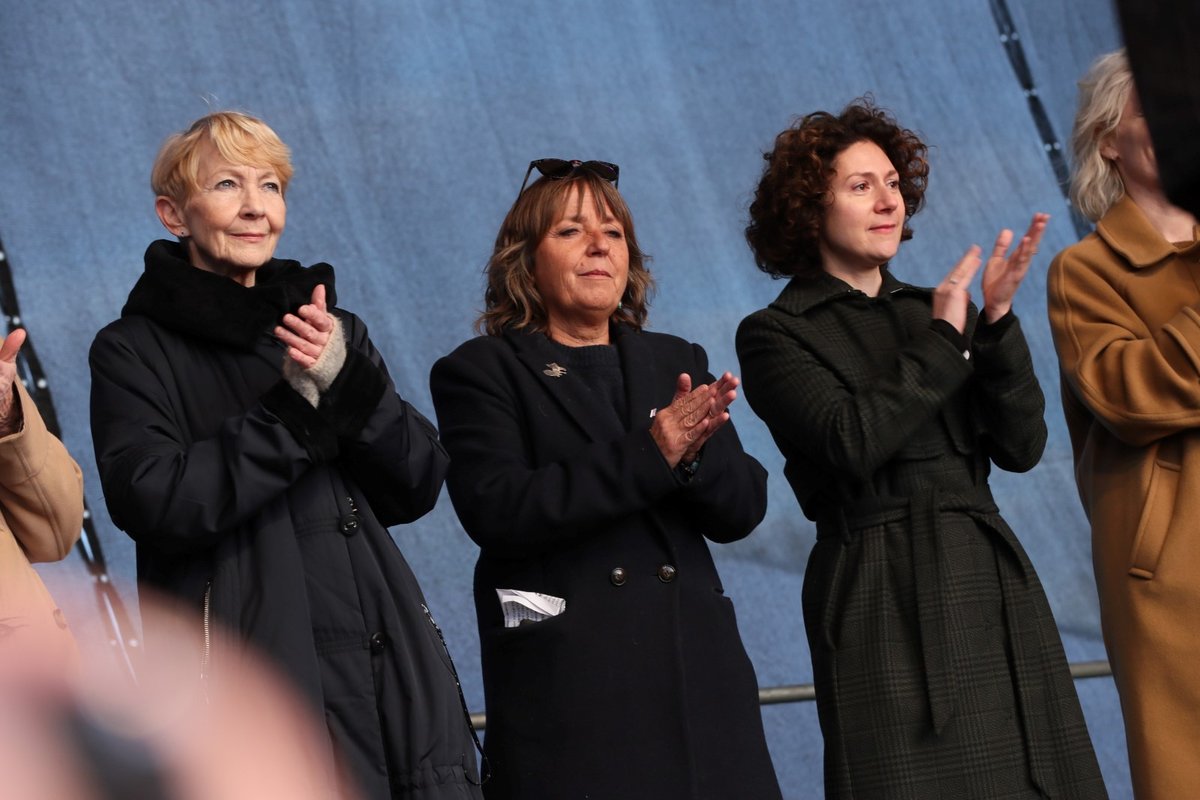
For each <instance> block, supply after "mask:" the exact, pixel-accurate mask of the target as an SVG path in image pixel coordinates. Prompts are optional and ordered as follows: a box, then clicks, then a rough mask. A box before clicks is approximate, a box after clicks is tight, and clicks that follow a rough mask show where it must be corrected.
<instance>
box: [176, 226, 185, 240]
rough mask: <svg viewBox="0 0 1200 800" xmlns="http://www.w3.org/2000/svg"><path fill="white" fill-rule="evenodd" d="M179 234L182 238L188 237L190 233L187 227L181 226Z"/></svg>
mask: <svg viewBox="0 0 1200 800" xmlns="http://www.w3.org/2000/svg"><path fill="white" fill-rule="evenodd" d="M177 235H178V236H179V238H180V239H186V238H187V235H188V232H187V228H180V230H179V233H178V234H177Z"/></svg>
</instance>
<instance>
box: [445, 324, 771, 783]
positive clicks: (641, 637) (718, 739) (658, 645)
mask: <svg viewBox="0 0 1200 800" xmlns="http://www.w3.org/2000/svg"><path fill="white" fill-rule="evenodd" d="M614 338H615V344H616V347H617V350H618V352H619V358H620V364H621V368H622V372H623V379H624V384H625V399H626V402H627V407H626V409H624V411H625V413H624V416H625V418H626V419H627V420H628V423H627V424H626V425H625V426H624V427H622V426H620V425H619V424H618V421H617V415H614V414H613V410H612V409H611V408H607V407H605V406H604V403H606V402H608V401H607V400H605V399H603V398H601V397H599V396H597V395H596V394H594V393H593V392H591V391H589V390H588V388H587V385H586V384H585V382H584V381H583V380H582V379H581V378H580V377H579V375H578V374H577V370H574V369H568V370H567V371H566V373H565V374H563V372H562V370H560V369H555V368H554V366H553V365H554V364H556V363H557V361H559V360H561V356H560V355H559V351H556V350H555V349H554V347H553V346H552V345H551V343H550V342H549V340H547V339H546V337H545V336H544V335H542V334H538V333H521V332H517V331H510V332H508V333H506V334H505V335H503V336H496V337H480V338H477V339H473V340H471V341H468V342H466V343H465V344H463V345H462V346H461V347H459V348H458V349H457V350H455V351H454V352H453V353H452V354H450V355H449V356H447V357H445V358H443V359H441V360H440V361H438V362H437V364H435V365H434V368H433V373H432V376H431V379H430V383H431V387H432V391H433V400H434V406H435V407H436V409H437V413H438V420H439V425H440V426H441V429H442V441H443V443H444V444H445V446H446V448H447V450H448V451H449V452H450V454H451V457H452V461H451V467H450V473H449V475H448V477H447V487H448V489H449V491H450V497H451V499H452V500H453V502H454V507H455V510H456V511H457V512H458V515H459V519H460V520H461V521H462V524H463V527H464V528H465V529H466V531H467V533H468V534H469V535H470V536H471V538H472V539H474V540H475V542H476V543H478V544H479V546H480V556H479V561H478V564H477V566H476V570H475V603H476V611H477V614H478V620H479V635H480V640H481V645H482V656H483V679H484V691H485V694H486V700H487V714H488V728H487V738H486V743H485V750H486V752H487V754H488V758H489V762H490V765H491V768H492V772H493V777H492V780H491V781H489V782H488V783H487V784H486V785H485V786H484V792H485V795H486V796H487V797H488V798H491V799H493V800H494V799H495V798H530V799H531V800H532V799H533V798H538V800H541V798H550V797H553V798H585V797H592V798H617V797H619V798H655V799H656V800H657V799H658V798H665V797H670V798H679V799H686V798H711V799H712V800H717V799H718V798H720V799H721V800H727V798H731V797H746V798H750V797H753V798H758V799H761V800H765V799H768V798H774V797H779V796H780V795H779V789H778V786H777V784H776V779H775V774H774V769H773V767H772V765H771V761H770V757H769V755H768V753H767V748H766V743H765V739H764V735H763V729H762V720H761V716H760V712H759V708H758V698H757V682H756V680H755V676H754V669H753V666H752V665H751V663H750V660H749V658H748V657H747V655H746V652H745V649H744V647H743V645H742V641H741V637H740V636H739V634H738V630H737V622H736V620H735V617H734V609H733V603H732V601H731V600H730V599H729V598H728V597H726V596H725V593H724V589H723V587H722V585H721V580H720V578H719V577H718V575H717V570H716V568H715V566H714V565H713V561H712V557H711V555H710V553H709V550H708V546H707V544H706V542H705V540H706V539H708V540H711V541H714V542H730V541H734V540H737V539H741V538H742V537H744V536H746V535H748V534H749V533H750V532H751V530H753V529H754V527H755V525H757V524H758V522H759V521H760V520H761V519H762V517H763V515H764V514H765V513H766V502H767V500H766V477H767V476H766V472H765V470H763V468H762V467H761V466H760V465H759V463H758V462H757V461H755V460H754V459H753V458H751V457H750V456H749V455H747V454H746V453H745V452H744V451H743V450H742V446H741V443H740V442H739V440H738V437H737V433H736V432H735V431H734V428H733V425H726V426H725V427H724V428H723V429H722V430H721V431H719V432H718V433H717V434H716V435H715V436H714V437H713V438H712V439H711V440H710V441H709V442H708V443H707V445H706V446H705V448H704V451H703V453H702V460H701V465H700V468H699V470H698V472H697V473H696V474H695V476H694V477H693V478H692V479H691V480H690V481H685V480H683V479H682V478H681V477H680V475H679V474H678V473H677V472H676V471H674V470H672V469H671V467H670V466H668V464H667V462H666V461H665V459H664V458H663V457H662V455H661V453H660V452H659V450H658V448H657V446H656V445H655V444H654V440H653V439H652V438H651V436H650V433H649V429H650V424H651V421H652V419H651V411H652V410H654V409H658V408H663V407H665V406H666V405H668V404H669V403H670V402H671V400H672V397H673V395H674V390H675V381H676V377H677V376H678V375H679V374H680V373H682V372H686V373H689V374H690V375H691V376H692V379H693V381H694V382H696V383H697V384H698V383H701V382H704V383H708V382H711V381H712V380H713V378H712V376H711V375H710V374H709V373H708V368H707V358H706V356H705V354H704V351H703V350H702V349H701V348H700V347H699V346H697V345H694V344H689V343H688V342H685V341H684V340H682V339H679V338H677V337H674V336H667V335H664V334H657V333H645V332H634V331H632V330H628V329H624V328H620V329H616V331H615V334H614ZM559 366H560V367H561V366H562V365H559ZM498 588H501V589H519V590H531V591H536V592H542V593H545V594H549V595H553V596H555V597H560V598H563V599H565V600H566V610H565V612H564V613H562V614H561V615H559V616H556V617H553V618H551V619H549V620H545V621H542V622H537V623H533V624H527V625H523V626H520V627H513V628H506V627H504V624H503V618H502V614H501V611H500V606H499V602H498V599H497V596H496V589H498Z"/></svg>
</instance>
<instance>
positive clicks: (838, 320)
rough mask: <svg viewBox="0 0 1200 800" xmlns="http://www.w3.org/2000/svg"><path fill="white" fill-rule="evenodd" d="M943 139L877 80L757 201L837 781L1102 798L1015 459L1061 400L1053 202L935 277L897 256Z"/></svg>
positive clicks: (825, 123) (866, 790)
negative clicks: (1031, 278)
mask: <svg viewBox="0 0 1200 800" xmlns="http://www.w3.org/2000/svg"><path fill="white" fill-rule="evenodd" d="M925 153H926V148H925V145H924V144H923V143H922V142H921V140H920V139H919V138H918V137H917V136H916V134H914V133H913V132H911V131H909V130H905V129H903V128H901V127H900V126H899V125H897V124H896V122H895V120H894V119H892V117H891V116H890V115H889V114H888V113H886V112H884V111H882V110H880V109H878V108H876V107H875V106H874V105H873V104H871V103H870V102H869V101H862V100H860V101H856V102H854V103H852V104H850V105H849V106H847V107H846V109H845V110H843V111H842V112H841V114H839V115H837V116H835V115H833V114H828V113H825V112H817V113H814V114H810V115H808V116H806V117H804V118H802V119H800V120H799V121H798V122H797V123H796V124H795V125H794V126H793V127H791V128H789V129H787V130H785V131H783V132H782V133H781V134H779V136H778V137H777V138H776V140H775V148H774V150H773V151H771V152H769V153H767V154H766V161H767V165H766V168H765V171H764V172H763V175H762V179H761V181H760V182H759V185H758V189H757V192H756V194H755V197H754V201H753V203H752V204H751V206H750V225H749V226H748V227H747V229H746V238H747V240H748V241H749V243H750V246H751V249H752V250H753V251H754V255H755V260H756V261H757V263H758V265H759V267H760V268H761V269H762V270H764V271H765V272H767V273H769V274H771V275H772V276H774V277H783V276H788V277H790V278H791V280H790V281H789V283H788V285H787V286H786V287H785V288H784V290H783V291H782V292H781V293H780V295H779V297H778V299H776V300H775V302H774V303H772V304H771V305H770V307H768V308H766V309H763V310H761V311H758V312H756V313H755V314H753V315H751V316H750V317H748V318H747V319H745V320H744V321H743V322H742V324H741V326H740V328H739V330H738V335H737V350H738V356H739V359H740V361H741V366H742V370H743V374H744V377H745V388H746V396H747V399H748V400H749V402H750V405H751V406H752V407H753V409H754V411H755V412H756V413H757V414H758V415H759V416H760V417H761V418H762V419H763V421H764V422H766V423H767V426H768V427H769V428H770V430H771V434H772V436H773V437H774V439H775V441H776V443H777V444H778V446H779V448H780V450H781V451H782V452H783V455H784V457H785V458H786V460H787V466H786V469H785V474H786V475H787V479H788V481H789V483H790V484H791V486H792V489H793V491H794V492H795V495H796V498H797V499H798V500H799V501H800V505H801V508H802V509H803V510H804V514H805V516H807V517H808V518H809V519H811V520H813V521H815V522H816V523H817V542H816V545H815V546H814V547H813V550H812V553H811V555H810V556H809V562H808V568H807V570H806V572H805V579H804V591H803V607H804V622H805V628H806V630H807V633H808V641H809V647H810V651H811V655H812V663H813V678H814V683H815V685H816V693H817V712H818V716H819V719H820V722H821V731H822V733H823V734H824V737H825V790H826V796H827V797H830V798H852V797H854V798H859V797H871V798H912V800H918V799H920V800H924V799H925V798H932V797H944V798H983V797H986V798H1030V799H1031V800H1032V799H1033V798H1041V797H1063V798H1096V797H1104V796H1105V790H1104V784H1103V782H1102V781H1101V777H1100V772H1099V768H1098V766H1097V763H1096V758H1095V755H1094V754H1093V751H1092V746H1091V742H1090V740H1089V738H1088V733H1087V728H1086V727H1085V726H1084V721H1083V716H1082V713H1081V711H1080V708H1079V701H1078V699H1077V697H1076V695H1075V689H1074V686H1073V684H1072V681H1071V675H1070V672H1069V671H1068V668H1067V663H1066V659H1065V657H1064V654H1063V648H1062V643H1061V642H1060V640H1059V636H1058V631H1057V629H1056V627H1055V624H1054V618H1053V617H1052V615H1051V612H1050V607H1049V604H1048V603H1047V601H1046V597H1045V595H1044V593H1043V592H1042V589H1041V586H1040V584H1039V583H1038V579H1037V576H1036V574H1035V573H1034V569H1033V565H1032V564H1031V563H1030V561H1029V558H1028V557H1027V556H1026V554H1025V551H1024V550H1023V549H1022V547H1021V545H1020V543H1019V542H1018V541H1017V539H1016V537H1015V536H1014V534H1013V532H1012V530H1011V529H1010V528H1009V527H1008V525H1007V524H1006V523H1005V521H1004V520H1003V519H1002V518H1001V516H1000V514H999V511H998V510H997V508H996V505H995V502H994V501H993V500H992V496H991V492H990V490H989V488H988V484H987V476H988V473H989V471H990V468H991V464H993V463H994V464H995V465H996V466H998V467H1000V468H1002V469H1008V470H1014V471H1024V470H1028V469H1030V468H1032V467H1033V466H1034V465H1035V464H1036V463H1037V461H1038V459H1039V458H1040V456H1041V453H1042V447H1043V445H1044V443H1045V440H1046V426H1045V424H1044V422H1043V420H1042V412H1043V408H1044V400H1043V397H1042V392H1041V389H1040V388H1039V387H1038V383H1037V379H1036V377H1035V376H1034V372H1033V365H1032V362H1031V359H1030V354H1029V349H1028V347H1027V346H1026V343H1025V339H1024V336H1023V335H1022V333H1021V327H1020V324H1019V322H1018V321H1017V318H1016V316H1015V315H1014V313H1013V311H1012V301H1013V295H1014V293H1015V292H1016V290H1017V287H1018V286H1019V285H1020V283H1021V280H1022V279H1023V278H1024V276H1025V273H1026V271H1027V270H1028V268H1029V264H1030V260H1031V259H1032V257H1033V255H1034V254H1035V253H1036V251H1037V245H1038V242H1039V241H1040V240H1041V237H1042V232H1043V230H1044V229H1045V225H1046V221H1047V217H1046V216H1045V215H1044V214H1037V215H1035V216H1034V218H1033V222H1032V224H1031V225H1030V227H1029V230H1028V232H1027V233H1026V234H1025V236H1024V237H1022V238H1021V240H1020V241H1019V243H1018V244H1017V247H1016V249H1015V250H1014V251H1013V252H1012V253H1011V254H1009V252H1008V251H1009V247H1010V245H1011V243H1012V238H1013V237H1012V233H1011V232H1010V231H1003V232H1001V234H1000V235H999V236H998V237H997V239H996V243H995V246H994V248H993V250H992V252H991V254H990V256H989V258H988V260H987V265H986V266H985V267H984V269H983V277H982V291H983V310H982V312H979V313H977V312H976V310H975V308H974V306H972V305H971V303H970V294H969V291H968V290H969V286H970V284H971V281H972V278H973V277H974V276H975V274H976V272H977V270H978V269H979V267H980V266H981V258H980V250H979V248H978V247H974V246H973V247H971V248H970V249H969V250H968V251H967V252H966V254H965V255H964V256H963V257H962V259H961V260H960V261H959V262H958V264H956V265H955V267H954V268H953V269H952V270H951V271H950V272H949V274H947V275H946V277H945V278H944V279H943V280H942V282H941V283H940V284H939V285H938V286H937V287H936V288H935V289H932V290H931V289H922V288H919V287H916V286H912V285H909V284H906V283H903V282H901V281H900V280H898V279H897V278H896V277H894V276H893V275H892V273H891V271H890V269H889V262H890V260H891V259H892V257H893V256H895V255H896V252H897V250H898V249H899V247H900V242H901V241H902V240H904V239H906V238H908V237H909V236H911V231H910V230H909V228H908V220H909V218H910V217H911V216H912V215H913V214H915V213H916V212H917V210H918V209H919V208H920V206H921V203H922V201H923V198H924V193H925V185H926V177H927V175H928V164H927V163H926V160H925Z"/></svg>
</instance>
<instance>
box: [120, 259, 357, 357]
mask: <svg viewBox="0 0 1200 800" xmlns="http://www.w3.org/2000/svg"><path fill="white" fill-rule="evenodd" d="M318 284H324V285H325V298H326V302H327V303H328V305H329V306H330V307H332V306H333V305H334V303H335V302H336V301H337V294H336V293H335V291H334V275H333V267H331V266H330V265H328V264H325V263H319V264H314V265H313V266H311V267H308V268H305V267H302V266H300V263H299V262H298V261H286V260H282V259H277V258H273V259H271V260H270V261H268V262H267V263H265V264H263V265H262V266H261V267H259V268H258V271H257V272H256V273H255V276H254V286H251V287H245V286H242V285H241V284H240V283H237V282H236V281H232V280H230V279H229V278H226V277H224V276H221V275H217V274H216V273H212V272H207V271H205V270H202V269H199V268H197V267H193V266H192V265H191V264H190V263H189V262H188V259H187V250H186V249H185V248H184V246H183V245H182V244H180V243H178V242H171V241H167V240H165V239H159V240H158V241H156V242H153V243H151V245H150V246H149V247H148V248H146V270H145V272H143V273H142V276H141V277H140V278H138V282H137V283H136V284H134V287H133V291H131V292H130V293H129V300H128V301H126V303H125V307H124V308H123V309H121V316H122V317H126V316H131V315H141V316H144V317H149V318H150V319H152V320H153V321H154V322H156V323H158V324H159V325H162V326H163V327H164V328H167V329H168V330H172V331H175V332H176V333H181V334H184V335H186V336H194V337H196V338H199V339H204V340H206V341H210V342H213V343H215V344H224V345H230V346H233V347H237V348H239V349H243V350H249V349H252V348H253V347H254V343H255V342H256V341H257V340H258V337H259V336H261V335H262V334H263V332H264V331H268V330H270V329H271V328H272V327H274V325H276V324H277V323H278V322H279V319H280V317H282V316H283V315H284V313H286V312H289V311H290V312H292V313H295V311H296V309H297V308H299V307H300V306H302V305H304V304H305V303H307V302H309V300H310V299H311V298H312V292H313V289H314V288H316V286H317V285H318Z"/></svg>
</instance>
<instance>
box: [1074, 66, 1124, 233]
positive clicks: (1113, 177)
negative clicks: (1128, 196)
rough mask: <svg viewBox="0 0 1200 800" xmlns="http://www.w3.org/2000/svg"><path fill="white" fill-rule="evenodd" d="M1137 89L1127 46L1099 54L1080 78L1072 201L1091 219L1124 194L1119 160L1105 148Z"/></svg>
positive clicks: (1075, 129) (1110, 206) (1098, 217)
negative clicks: (1104, 151) (1105, 152)
mask: <svg viewBox="0 0 1200 800" xmlns="http://www.w3.org/2000/svg"><path fill="white" fill-rule="evenodd" d="M1132 89H1133V73H1132V72H1131V71H1130V69H1129V59H1128V57H1126V55H1125V49H1124V48H1121V49H1120V50H1116V51H1114V52H1112V53H1108V54H1107V55H1103V56H1101V57H1100V58H1098V59H1096V61H1095V62H1094V63H1093V64H1092V66H1091V67H1090V68H1089V69H1088V71H1087V74H1086V75H1084V76H1083V80H1081V81H1080V82H1079V109H1078V110H1077V111H1076V112H1075V126H1074V128H1073V129H1072V131H1071V156H1072V165H1071V202H1072V203H1074V204H1075V207H1076V208H1078V209H1079V211H1080V213H1082V214H1083V215H1084V216H1085V217H1087V218H1088V219H1090V220H1091V221H1092V222H1095V221H1097V220H1098V219H1100V218H1101V217H1102V216H1104V215H1105V214H1106V213H1107V212H1108V210H1109V209H1110V208H1112V206H1113V204H1114V203H1116V202H1117V201H1118V200H1120V199H1121V197H1122V195H1124V194H1125V184H1124V182H1123V181H1122V180H1121V176H1120V174H1119V173H1118V172H1117V166H1116V164H1114V163H1113V162H1112V161H1110V160H1108V159H1106V158H1105V157H1104V156H1102V155H1100V148H1101V147H1103V146H1104V142H1105V141H1106V140H1107V139H1108V138H1109V137H1111V136H1112V135H1113V134H1114V133H1115V132H1116V130H1117V125H1118V124H1120V122H1121V114H1122V112H1124V110H1125V103H1126V102H1127V101H1128V100H1129V92H1130V91H1131V90H1132Z"/></svg>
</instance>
